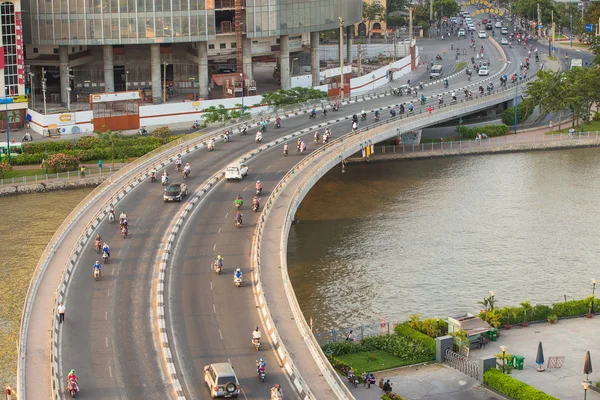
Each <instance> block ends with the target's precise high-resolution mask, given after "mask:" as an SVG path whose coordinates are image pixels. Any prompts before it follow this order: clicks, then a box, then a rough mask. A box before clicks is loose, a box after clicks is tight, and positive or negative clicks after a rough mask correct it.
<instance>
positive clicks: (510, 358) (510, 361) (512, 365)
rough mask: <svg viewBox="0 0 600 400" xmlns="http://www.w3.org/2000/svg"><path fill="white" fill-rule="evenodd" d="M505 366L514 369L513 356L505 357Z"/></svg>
mask: <svg viewBox="0 0 600 400" xmlns="http://www.w3.org/2000/svg"><path fill="white" fill-rule="evenodd" d="M506 365H507V366H509V367H510V368H514V367H515V356H512V355H508V356H506Z"/></svg>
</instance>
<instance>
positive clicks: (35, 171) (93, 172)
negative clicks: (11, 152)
mask: <svg viewBox="0 0 600 400" xmlns="http://www.w3.org/2000/svg"><path fill="white" fill-rule="evenodd" d="M124 161H125V160H124ZM115 162H117V161H116V160H115ZM110 167H111V164H110V163H109V164H108V165H107V164H104V168H102V174H103V175H104V174H109V173H110ZM119 168H120V167H118V166H116V167H115V170H117V171H118V170H119ZM86 171H87V177H90V176H92V177H94V176H98V175H100V168H87V169H86ZM78 172H79V170H73V171H70V174H71V177H72V178H73V177H76V176H77V173H78ZM35 175H37V176H38V178H39V179H45V178H46V170H45V169H42V168H39V167H38V168H32V169H13V170H12V171H9V172H6V173H5V174H4V176H3V177H2V178H4V179H11V178H22V177H24V176H27V177H29V176H35ZM59 176H60V177H61V178H65V177H66V176H67V173H66V172H61V173H60V174H59ZM48 177H49V178H50V179H52V178H56V172H48ZM27 181H28V182H29V180H27Z"/></svg>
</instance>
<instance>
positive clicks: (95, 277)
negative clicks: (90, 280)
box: [94, 268, 100, 281]
mask: <svg viewBox="0 0 600 400" xmlns="http://www.w3.org/2000/svg"><path fill="white" fill-rule="evenodd" d="M98 279H100V268H94V280H96V281H97V280H98Z"/></svg>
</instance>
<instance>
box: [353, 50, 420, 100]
mask: <svg viewBox="0 0 600 400" xmlns="http://www.w3.org/2000/svg"><path fill="white" fill-rule="evenodd" d="M390 68H401V70H400V71H396V72H394V80H396V79H398V78H400V77H402V76H403V75H406V74H408V73H409V72H410V71H411V69H410V68H411V64H410V55H409V56H407V57H404V58H402V59H400V60H398V61H395V62H393V63H391V64H389V65H386V66H384V67H381V68H379V69H376V70H375V71H372V72H370V73H368V74H366V75H363V76H360V77H357V78H353V79H351V80H350V94H351V95H356V94H360V93H361V92H366V91H369V90H374V89H377V88H378V87H381V86H383V85H385V84H386V83H388V82H390V77H389V74H388V71H389V69H390Z"/></svg>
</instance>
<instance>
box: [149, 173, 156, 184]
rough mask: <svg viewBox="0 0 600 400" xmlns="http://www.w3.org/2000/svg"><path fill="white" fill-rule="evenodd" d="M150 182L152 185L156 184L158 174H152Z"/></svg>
mask: <svg viewBox="0 0 600 400" xmlns="http://www.w3.org/2000/svg"><path fill="white" fill-rule="evenodd" d="M150 182H151V183H154V182H156V174H154V173H152V174H150Z"/></svg>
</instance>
